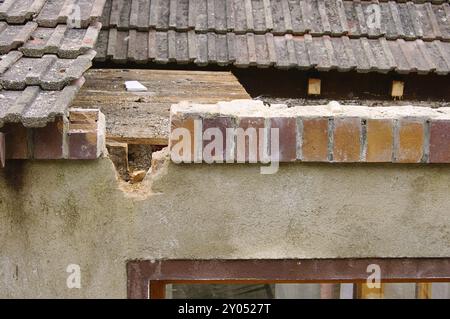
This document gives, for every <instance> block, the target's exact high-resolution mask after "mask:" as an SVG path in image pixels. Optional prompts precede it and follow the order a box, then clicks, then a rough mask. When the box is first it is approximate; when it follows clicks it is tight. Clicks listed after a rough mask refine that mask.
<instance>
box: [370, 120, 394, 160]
mask: <svg viewBox="0 0 450 319" xmlns="http://www.w3.org/2000/svg"><path fill="white" fill-rule="evenodd" d="M393 145H394V126H393V121H392V120H390V119H388V120H383V119H369V120H367V154H366V161H367V162H375V163H376V162H391V161H392V151H393Z"/></svg>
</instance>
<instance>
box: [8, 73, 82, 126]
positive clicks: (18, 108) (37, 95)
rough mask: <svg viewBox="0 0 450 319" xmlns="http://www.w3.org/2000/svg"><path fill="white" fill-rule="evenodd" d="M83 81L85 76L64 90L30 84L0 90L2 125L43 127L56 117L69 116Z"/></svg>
mask: <svg viewBox="0 0 450 319" xmlns="http://www.w3.org/2000/svg"><path fill="white" fill-rule="evenodd" d="M83 83H84V77H81V78H80V79H78V80H76V81H75V82H73V83H72V84H71V85H69V86H66V87H65V88H64V89H63V90H62V91H44V90H42V89H41V88H40V87H39V86H28V87H27V88H26V89H25V90H23V91H10V90H2V91H0V106H1V107H0V127H2V126H3V125H4V124H5V123H9V122H14V123H17V122H21V123H22V124H23V125H24V126H25V127H43V126H45V125H46V124H47V123H48V122H50V121H54V120H55V117H58V116H67V112H68V108H69V107H70V104H71V103H72V100H73V99H74V97H75V95H76V94H77V92H78V91H79V89H80V87H81V86H82V85H83Z"/></svg>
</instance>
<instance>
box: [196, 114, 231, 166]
mask: <svg viewBox="0 0 450 319" xmlns="http://www.w3.org/2000/svg"><path fill="white" fill-rule="evenodd" d="M233 127H234V125H233V123H232V119H231V118H230V117H223V116H218V117H212V118H205V119H203V134H204V135H203V149H204V150H205V149H206V151H205V153H206V154H204V155H211V156H212V158H211V159H210V160H214V162H224V161H225V160H226V159H227V147H230V145H229V144H230V141H227V128H229V129H232V128H233ZM209 129H218V130H219V131H220V133H222V136H221V137H220V136H215V135H209V134H208V133H210V132H211V134H214V132H212V131H208V130H209ZM205 133H206V134H207V135H208V138H210V140H206V139H205V138H206V136H205ZM217 133H218V132H217ZM213 141H217V142H218V143H217V144H216V143H214V144H210V143H211V142H213ZM207 145H220V147H221V148H222V152H221V153H222V154H219V153H218V152H219V151H218V150H217V149H216V148H215V147H214V148H211V152H209V151H208V146H207Z"/></svg>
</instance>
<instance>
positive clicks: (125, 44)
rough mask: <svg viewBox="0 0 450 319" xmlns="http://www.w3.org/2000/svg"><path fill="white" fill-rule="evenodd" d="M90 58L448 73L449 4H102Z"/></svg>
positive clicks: (232, 0) (207, 0) (248, 0)
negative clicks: (93, 52)
mask: <svg viewBox="0 0 450 319" xmlns="http://www.w3.org/2000/svg"><path fill="white" fill-rule="evenodd" d="M101 21H102V24H103V30H102V31H101V33H100V36H99V42H98V45H97V48H96V50H97V51H98V55H97V60H99V61H107V60H111V61H113V62H117V63H127V62H138V63H148V62H156V63H169V62H174V63H180V64H183V63H195V64H197V65H200V66H204V65H210V64H212V65H224V66H225V65H234V66H237V67H249V66H257V67H270V66H274V67H277V68H300V69H313V68H315V69H317V70H319V71H327V70H331V69H337V70H339V71H349V70H356V71H358V72H380V73H386V72H389V71H395V72H398V73H420V74H426V73H437V74H448V73H449V71H450V6H449V3H448V1H444V0H433V1H426V0H421V1H347V0H330V1H325V0H305V1H300V0H245V1H243V0H160V1H146V0H130V1H123V0H108V1H107V2H106V5H105V7H104V10H103V16H102V19H101Z"/></svg>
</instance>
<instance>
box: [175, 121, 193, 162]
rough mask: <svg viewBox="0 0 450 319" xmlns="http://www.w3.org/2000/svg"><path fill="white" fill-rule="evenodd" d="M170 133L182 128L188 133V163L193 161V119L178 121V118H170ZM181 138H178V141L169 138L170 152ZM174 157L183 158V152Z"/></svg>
mask: <svg viewBox="0 0 450 319" xmlns="http://www.w3.org/2000/svg"><path fill="white" fill-rule="evenodd" d="M170 125H171V133H172V132H173V131H174V130H175V129H177V128H184V129H186V130H187V131H188V132H189V139H190V144H191V151H190V153H191V154H190V155H191V156H190V159H191V160H190V161H194V158H195V157H194V140H195V138H194V137H195V134H194V133H195V132H194V119H193V118H186V119H180V118H172V119H171V123H170ZM182 140H183V137H181V136H180V137H179V138H178V139H174V138H173V137H172V136H171V139H170V150H171V151H172V148H173V146H174V145H175V144H177V143H180V142H182ZM176 156H177V157H178V156H180V158H184V156H186V155H185V154H184V150H182V152H181V153H180V154H176Z"/></svg>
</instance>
